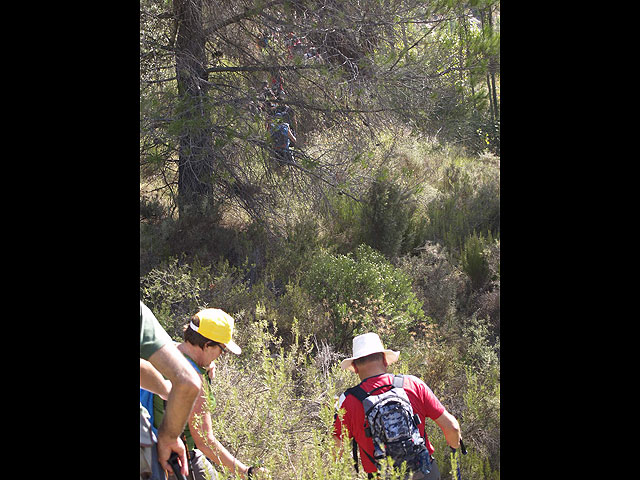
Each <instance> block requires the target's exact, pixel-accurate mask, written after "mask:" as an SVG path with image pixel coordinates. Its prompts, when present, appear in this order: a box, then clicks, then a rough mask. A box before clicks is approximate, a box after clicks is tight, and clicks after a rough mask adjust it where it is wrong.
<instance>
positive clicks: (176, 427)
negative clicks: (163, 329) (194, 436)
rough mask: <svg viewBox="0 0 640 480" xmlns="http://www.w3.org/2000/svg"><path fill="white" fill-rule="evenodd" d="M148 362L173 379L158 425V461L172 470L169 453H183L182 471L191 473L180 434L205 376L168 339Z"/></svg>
mask: <svg viewBox="0 0 640 480" xmlns="http://www.w3.org/2000/svg"><path fill="white" fill-rule="evenodd" d="M149 362H151V364H152V365H153V366H154V367H155V368H156V369H158V371H159V372H160V373H161V374H162V375H164V376H165V377H166V378H167V379H168V380H169V381H170V382H171V385H172V386H171V392H170V393H169V397H168V399H167V407H166V410H165V415H164V417H163V419H162V423H161V424H160V426H159V427H158V461H159V462H160V465H162V467H163V468H164V469H165V470H167V471H171V466H170V465H169V462H168V460H169V456H170V455H171V452H176V453H177V454H178V455H179V457H180V463H181V464H182V473H183V475H187V474H188V468H187V453H186V450H185V447H184V445H183V443H182V441H181V440H180V438H179V436H180V434H181V433H182V432H183V431H184V427H185V425H186V423H187V420H188V418H189V415H190V413H191V410H192V408H193V405H194V403H195V401H196V397H197V396H198V393H199V392H200V388H201V387H202V380H201V379H200V376H199V375H198V374H197V373H196V371H195V370H194V369H193V367H192V366H191V365H190V364H189V362H188V361H187V360H186V359H185V358H184V356H183V355H182V354H181V353H180V351H179V350H178V349H177V348H176V347H175V345H173V343H171V342H169V343H166V344H165V345H164V346H163V347H162V348H160V349H159V350H157V351H156V352H155V353H154V354H153V355H151V356H150V357H149Z"/></svg>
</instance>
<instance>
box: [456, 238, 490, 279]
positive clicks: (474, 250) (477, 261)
mask: <svg viewBox="0 0 640 480" xmlns="http://www.w3.org/2000/svg"><path fill="white" fill-rule="evenodd" d="M484 247H485V240H484V238H483V237H482V235H476V232H475V231H474V232H473V233H472V234H471V235H469V236H468V237H467V239H466V240H465V243H464V247H463V249H462V255H461V259H460V260H461V264H462V270H463V271H464V272H465V273H466V274H467V275H469V278H471V284H472V285H473V288H480V287H481V286H483V285H484V284H485V283H486V282H487V280H488V279H489V262H488V261H487V259H486V258H485V254H484Z"/></svg>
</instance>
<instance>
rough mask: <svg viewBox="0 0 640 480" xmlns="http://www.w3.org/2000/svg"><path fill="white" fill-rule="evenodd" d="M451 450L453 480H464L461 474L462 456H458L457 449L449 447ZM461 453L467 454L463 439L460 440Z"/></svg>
mask: <svg viewBox="0 0 640 480" xmlns="http://www.w3.org/2000/svg"><path fill="white" fill-rule="evenodd" d="M449 448H451V471H452V472H453V478H454V480H462V472H460V462H459V458H460V455H459V454H458V452H457V450H456V449H455V448H453V447H449ZM460 451H461V452H462V454H463V455H466V454H467V449H466V448H465V446H464V443H463V441H462V438H461V439H460Z"/></svg>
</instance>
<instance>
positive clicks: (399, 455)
mask: <svg viewBox="0 0 640 480" xmlns="http://www.w3.org/2000/svg"><path fill="white" fill-rule="evenodd" d="M392 377H393V383H392V384H388V385H381V386H379V387H376V388H374V389H373V390H371V391H370V392H366V391H365V390H364V389H363V388H362V387H361V386H360V385H356V386H355V387H352V388H350V389H349V390H347V391H346V392H345V395H348V394H351V395H353V396H354V397H356V398H357V399H358V400H360V401H361V402H362V406H363V407H364V417H365V421H364V431H365V435H366V436H367V437H371V438H372V439H373V447H374V452H373V458H372V457H371V455H370V454H369V453H368V452H366V451H365V450H364V449H363V451H364V452H365V454H366V455H367V456H368V457H369V460H371V461H372V462H373V463H374V464H375V465H376V467H378V466H379V461H380V459H382V458H384V457H385V456H388V457H391V458H392V459H393V461H394V465H395V466H396V467H397V468H400V466H401V465H402V462H405V461H406V462H407V470H408V471H411V472H422V473H424V474H427V473H429V471H430V466H431V465H430V457H429V451H428V450H427V447H426V446H425V441H424V438H423V437H422V435H420V430H418V425H419V424H420V419H419V418H418V415H417V414H414V413H413V407H412V406H411V402H410V401H409V397H408V396H407V392H405V390H404V387H403V385H404V377H403V376H402V375H395V376H392ZM385 387H393V388H391V389H389V390H387V391H386V392H384V393H380V394H378V395H374V394H373V392H375V391H377V390H380V389H382V388H385ZM354 460H355V461H356V464H357V447H356V445H355V443H354Z"/></svg>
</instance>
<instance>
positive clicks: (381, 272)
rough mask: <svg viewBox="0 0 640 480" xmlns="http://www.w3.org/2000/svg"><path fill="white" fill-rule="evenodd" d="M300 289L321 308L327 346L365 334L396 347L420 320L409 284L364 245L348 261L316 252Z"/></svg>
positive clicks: (418, 307) (418, 310)
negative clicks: (328, 323) (327, 322)
mask: <svg viewBox="0 0 640 480" xmlns="http://www.w3.org/2000/svg"><path fill="white" fill-rule="evenodd" d="M301 285H302V286H303V287H304V288H305V289H306V290H307V291H308V292H309V293H310V294H311V296H312V297H313V298H315V299H316V300H318V301H322V302H323V303H324V304H325V305H326V306H327V308H328V310H329V311H330V313H331V317H332V321H333V338H332V339H331V340H332V343H334V344H335V345H336V346H338V347H339V348H341V347H344V346H348V345H349V343H348V342H350V339H351V337H353V336H354V335H358V334H360V333H365V332H367V331H375V332H377V333H378V334H380V335H381V337H382V338H385V337H386V338H390V337H391V336H393V337H394V338H396V339H397V341H396V343H402V342H403V341H406V338H407V335H408V333H409V328H410V327H411V326H414V325H416V324H419V323H420V322H421V321H422V320H423V319H424V312H423V311H422V308H421V307H422V305H421V303H420V302H419V301H418V299H417V298H416V296H415V294H414V293H413V291H412V289H411V280H410V279H409V278H408V277H407V275H405V274H404V273H403V272H402V271H401V270H400V269H398V268H396V267H394V266H393V265H392V264H391V263H389V262H388V261H387V260H386V259H385V258H384V256H383V255H382V254H381V253H379V252H377V251H376V250H374V249H373V248H371V247H369V246H368V245H360V246H359V247H358V248H357V249H356V251H355V252H354V254H353V255H340V254H337V255H334V254H331V253H329V252H327V251H321V252H320V253H318V254H317V255H316V256H315V257H314V259H313V261H312V263H311V266H310V269H309V271H308V272H306V273H305V274H304V275H303V276H302V279H301Z"/></svg>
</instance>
